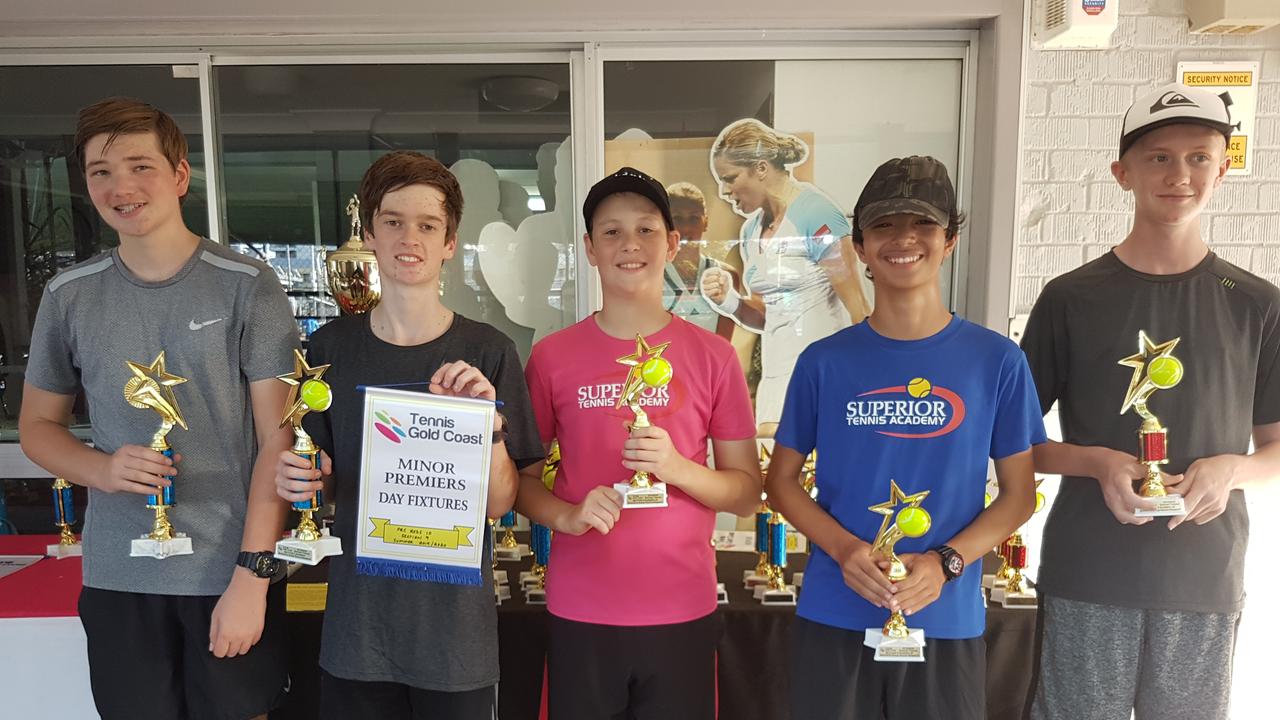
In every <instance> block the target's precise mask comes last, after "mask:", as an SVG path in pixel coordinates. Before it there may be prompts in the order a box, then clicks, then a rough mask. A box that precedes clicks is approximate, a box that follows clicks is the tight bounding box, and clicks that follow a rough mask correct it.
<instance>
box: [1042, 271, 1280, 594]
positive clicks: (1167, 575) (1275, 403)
mask: <svg viewBox="0 0 1280 720" xmlns="http://www.w3.org/2000/svg"><path fill="white" fill-rule="evenodd" d="M1139 330H1145V331H1146V332H1147V334H1148V336H1150V338H1151V339H1152V341H1154V342H1164V341H1166V340H1171V339H1173V338H1175V337H1180V338H1181V342H1179V343H1178V346H1177V348H1176V349H1175V350H1174V352H1173V354H1174V356H1175V357H1177V358H1178V359H1180V360H1181V361H1182V363H1183V366H1184V368H1185V373H1184V376H1183V379H1182V382H1181V383H1180V384H1179V385H1177V386H1175V387H1173V388H1171V389H1169V390H1162V391H1157V392H1156V393H1155V394H1154V395H1153V396H1152V398H1151V401H1150V405H1149V408H1150V410H1151V412H1153V413H1154V414H1155V415H1156V416H1157V417H1158V418H1159V419H1160V422H1161V423H1162V424H1163V425H1164V426H1165V427H1167V428H1168V429H1169V432H1168V446H1169V450H1168V454H1169V464H1168V465H1166V466H1164V470H1165V471H1166V472H1168V473H1171V474H1177V473H1181V472H1182V471H1183V470H1185V469H1186V468H1187V466H1188V465H1190V464H1191V463H1192V461H1194V460H1196V459H1199V458H1204V457H1210V456H1213V455H1221V454H1227V453H1231V454H1243V453H1247V452H1248V451H1249V440H1250V436H1251V434H1252V429H1253V426H1254V425H1266V424H1270V423H1274V422H1277V421H1280V290H1277V288H1276V287H1275V286H1274V285H1272V284H1270V283H1268V282H1267V281H1265V280H1262V279H1261V278H1258V277H1256V276H1254V275H1251V274H1249V273H1248V272H1245V271H1244V270H1241V269H1240V268H1237V267H1235V266H1234V265H1231V264H1230V263H1228V262H1226V261H1225V260H1222V259H1221V258H1219V257H1217V256H1215V255H1213V254H1212V253H1210V254H1209V255H1208V257H1206V258H1205V259H1204V261H1202V262H1201V263H1200V264H1198V265H1197V266H1196V267H1195V268H1193V269H1191V270H1189V271H1187V272H1185V273H1179V274H1177V275H1147V274H1145V273H1140V272H1138V271H1136V270H1133V269H1132V268H1129V267H1128V266H1126V265H1125V264H1124V263H1122V262H1120V259H1119V258H1117V257H1116V255H1115V253H1107V254H1106V255H1103V256H1102V257H1100V258H1098V259H1097V260H1094V261H1093V262H1090V263H1088V264H1086V265H1084V266H1083V267H1081V268H1079V269H1077V270H1075V271H1072V272H1069V273H1067V274H1065V275H1063V276H1061V277H1058V278H1056V279H1054V280H1053V281H1051V282H1050V283H1049V284H1048V285H1047V286H1046V287H1045V289H1044V292H1043V293H1042V294H1041V295H1040V298H1039V300H1037V301H1036V305H1035V308H1034V309H1032V311H1031V317H1030V319H1029V321H1028V323H1027V330H1026V335H1025V336H1024V338H1023V341H1022V347H1023V349H1024V350H1025V351H1026V353H1027V360H1028V361H1029V363H1030V365H1031V373H1032V375H1033V377H1034V378H1035V381H1036V386H1037V391H1038V392H1039V395H1040V406H1041V409H1042V410H1043V411H1044V412H1048V411H1049V408H1050V407H1051V406H1052V405H1053V403H1054V402H1055V401H1056V402H1057V403H1058V413H1059V417H1060V419H1061V422H1062V437H1063V440H1064V441H1065V442H1068V443H1072V444H1075V445H1101V446H1105V447H1109V448H1112V449H1115V450H1120V451H1123V452H1127V453H1129V454H1132V455H1136V454H1137V444H1138V435H1137V432H1138V428H1139V426H1140V425H1141V423H1142V419H1141V418H1140V417H1138V416H1137V415H1136V414H1135V413H1134V412H1133V411H1132V410H1130V411H1129V412H1128V413H1126V414H1124V415H1121V414H1120V407H1121V404H1122V403H1123V400H1124V397H1125V391H1126V389H1127V388H1128V386H1129V380H1130V378H1131V377H1132V374H1133V370H1132V368H1129V367H1125V366H1122V365H1120V364H1119V361H1120V360H1121V359H1122V358H1125V357H1127V356H1129V355H1132V354H1134V353H1135V352H1136V351H1137V349H1138V331H1139ZM1248 537H1249V517H1248V513H1247V511H1246V509H1245V503H1244V494H1243V493H1242V492H1240V491H1235V492H1232V493H1231V497H1230V500H1229V502H1228V505H1227V509H1226V511H1225V512H1224V513H1223V514H1222V515H1220V516H1219V517H1217V518H1215V519H1214V520H1212V521H1210V522H1208V523H1206V524H1204V525H1196V524H1194V523H1184V524H1183V525H1180V526H1178V528H1177V529H1176V530H1173V531H1172V532H1171V531H1170V530H1169V529H1168V523H1167V520H1162V519H1159V518H1157V519H1156V520H1153V521H1152V522H1149V523H1146V524H1145V525H1140V526H1135V525H1123V524H1121V523H1120V522H1119V521H1117V520H1116V519H1115V517H1114V516H1113V515H1112V514H1111V512H1110V511H1109V510H1108V509H1107V507H1106V505H1105V504H1104V503H1103V500H1102V491H1101V490H1100V488H1099V487H1098V482H1097V481H1096V480H1094V479H1092V478H1078V477H1064V478H1063V479H1062V488H1061V490H1060V491H1059V493H1058V497H1057V499H1056V500H1055V501H1054V503H1053V508H1052V509H1051V510H1050V512H1049V517H1048V520H1047V522H1046V524H1045V530H1044V546H1043V549H1042V551H1041V555H1040V563H1041V567H1040V574H1039V581H1040V585H1041V587H1042V588H1043V589H1044V591H1045V592H1046V593H1048V594H1051V595H1056V596H1060V597H1063V598H1066V599H1069V600H1079V601H1083V602H1092V603H1099V604H1106V605H1115V606H1123V607H1134V608H1145V609H1153V610H1172V611H1192V612H1220V613H1228V612H1235V611H1238V610H1239V609H1240V608H1241V606H1242V604H1243V602H1244V556H1245V546H1246V544H1247V542H1248Z"/></svg>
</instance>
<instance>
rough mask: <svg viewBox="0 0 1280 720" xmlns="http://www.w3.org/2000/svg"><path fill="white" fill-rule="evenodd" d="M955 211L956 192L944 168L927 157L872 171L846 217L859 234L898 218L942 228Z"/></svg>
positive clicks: (891, 163)
mask: <svg viewBox="0 0 1280 720" xmlns="http://www.w3.org/2000/svg"><path fill="white" fill-rule="evenodd" d="M955 209H956V190H955V187H953V186H952V185H951V178H950V177H949V176H948V175H947V167H946V166H945V165H943V164H942V163H941V162H938V161H937V160H935V159H934V158H931V157H929V156H927V155H912V156H911V157H905V158H894V159H892V160H890V161H888V162H886V163H884V164H883V165H881V166H880V167H878V168H876V171H875V172H874V173H872V174H871V179H870V180H868V181H867V185H866V187H864V188H862V194H861V195H859V196H858V203H857V204H856V205H854V206H853V215H851V216H850V217H851V218H853V221H854V223H856V224H857V226H858V229H859V230H866V229H867V228H868V227H871V224H872V223H874V222H876V221H877V220H879V219H880V218H883V217H887V216H889V215H899V214H908V215H921V216H923V217H927V218H929V219H931V220H933V221H934V222H936V223H938V224H939V225H941V226H943V227H946V226H947V225H948V224H949V223H950V220H951V215H952V213H953V212H954V211H955Z"/></svg>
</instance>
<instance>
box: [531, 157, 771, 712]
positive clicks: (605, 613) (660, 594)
mask: <svg viewBox="0 0 1280 720" xmlns="http://www.w3.org/2000/svg"><path fill="white" fill-rule="evenodd" d="M583 215H584V217H585V219H586V223H587V235H586V237H585V238H584V242H585V244H586V253H587V259H588V260H589V261H590V262H591V264H592V265H593V266H595V267H596V269H597V270H598V271H599V273H600V285H601V289H602V291H603V296H604V302H603V307H602V309H601V310H600V311H599V312H597V313H595V314H594V315H593V316H591V317H589V318H587V319H585V320H583V321H581V322H579V323H577V324H575V325H573V326H571V327H568V328H565V329H564V330H561V331H560V332H558V333H555V334H554V335H551V336H549V337H547V338H545V339H543V340H542V341H541V342H539V343H538V344H537V345H536V346H534V348H533V353H532V355H531V356H530V358H529V363H528V366H527V367H526V369H525V376H526V379H527V380H528V383H529V391H530V395H531V398H532V401H533V409H534V413H535V415H536V416H537V420H538V429H539V432H540V433H541V435H542V441H543V442H544V443H545V444H547V445H548V446H550V443H551V441H552V440H558V441H559V443H560V456H561V464H560V470H559V473H558V475H557V476H556V483H555V487H554V488H553V489H552V490H551V491H548V490H547V489H546V488H545V487H544V486H543V485H542V479H541V477H542V472H541V469H542V468H541V464H538V465H533V466H530V467H527V468H524V469H523V470H522V471H521V487H520V494H519V496H518V498H517V508H518V509H519V510H520V512H522V513H524V514H525V515H528V516H529V517H531V518H533V519H534V520H535V521H537V522H540V523H542V524H544V525H547V526H548V527H550V528H551V529H552V530H553V531H555V532H556V539H555V542H554V544H553V555H552V558H551V562H550V564H549V569H548V575H547V607H548V610H549V611H550V613H551V625H550V644H549V651H548V675H549V700H550V714H551V718H552V720H577V719H579V718H581V719H582V720H599V719H600V718H608V717H623V716H625V717H630V718H636V719H637V720H644V719H646V718H663V719H664V720H671V719H679V718H691V719H692V718H698V719H703V718H706V719H710V718H712V717H713V716H714V713H715V708H714V698H715V641H716V624H715V615H714V613H715V609H716V597H715V583H716V579H715V557H714V552H713V550H712V548H711V545H710V542H709V540H710V538H711V534H712V530H713V528H714V524H715V513H716V512H717V511H725V512H732V513H736V514H738V515H748V514H750V513H751V512H752V511H753V510H754V508H755V505H756V503H757V502H758V498H759V496H760V489H761V482H760V471H759V466H758V464H757V461H756V448H755V420H754V418H753V416H752V413H751V401H750V398H749V397H748V395H747V388H746V382H745V380H744V378H743V376H742V371H741V369H740V368H739V365H738V361H737V356H736V355H735V353H734V350H733V348H732V347H731V346H730V345H729V343H727V342H725V341H724V340H723V339H722V338H720V337H717V336H716V335H714V334H712V333H709V332H707V331H705V330H703V329H701V328H699V327H696V326H694V325H692V324H690V323H688V322H686V321H684V320H681V319H680V318H678V317H675V316H673V315H671V314H670V313H669V312H667V311H666V310H665V309H664V307H663V303H662V288H663V272H664V268H665V266H666V263H668V262H670V261H671V259H672V258H673V257H674V256H675V253H676V249H677V243H678V241H679V238H680V234H679V233H678V232H676V231H674V230H673V227H674V223H673V222H672V220H671V209H670V205H669V201H668V199H667V193H666V190H664V189H663V187H662V185H661V184H660V183H658V182H657V181H656V180H654V179H653V178H651V177H649V176H648V175H645V174H644V173H642V172H640V171H638V170H634V169H632V168H623V169H622V170H619V171H618V172H616V173H614V174H613V175H611V176H609V177H607V178H605V179H604V180H601V181H600V182H599V183H597V184H596V185H595V186H594V187H593V188H592V189H591V192H590V193H589V194H588V195H587V200H586V202H585V203H584V204H583ZM637 335H640V336H643V338H644V341H645V342H646V343H647V344H648V345H649V346H651V347H654V346H659V345H661V344H662V343H670V345H669V346H667V348H666V349H665V351H664V352H663V355H662V357H663V358H665V359H666V360H668V361H669V362H670V363H671V367H672V368H673V370H674V374H673V377H672V379H671V381H670V382H669V383H668V384H667V385H666V386H664V387H661V388H653V389H649V390H647V391H645V392H644V394H643V396H642V399H641V401H640V405H641V407H643V408H644V410H645V412H646V413H647V414H648V416H649V421H650V422H651V423H652V426H651V427H647V428H636V429H635V430H634V431H632V432H631V433H630V436H628V432H627V426H628V424H629V423H630V422H632V421H633V420H634V418H635V415H634V413H632V411H631V410H630V409H628V408H627V407H625V406H624V407H622V408H618V407H617V405H618V397H619V394H620V393H621V390H622V384H623V381H624V379H625V378H626V377H627V373H628V370H629V369H630V368H629V367H627V366H626V365H623V364H620V363H619V362H618V359H619V358H622V357H625V356H628V355H632V354H633V353H635V352H636V351H637V340H636V337H637ZM708 440H710V441H711V446H712V448H713V450H714V452H715V460H716V469H711V468H708V467H707V465H706V458H707V441H708ZM637 470H640V471H645V472H649V473H651V474H652V475H653V476H654V477H655V479H656V480H659V481H662V482H665V483H666V484H667V489H668V503H669V504H668V506H667V507H650V508H633V509H627V510H625V511H624V510H623V509H622V504H623V503H622V497H621V495H620V494H619V493H618V492H617V491H615V490H614V488H613V485H614V484H615V483H624V482H627V481H628V480H629V479H630V477H631V475H632V473H633V472H635V471H637Z"/></svg>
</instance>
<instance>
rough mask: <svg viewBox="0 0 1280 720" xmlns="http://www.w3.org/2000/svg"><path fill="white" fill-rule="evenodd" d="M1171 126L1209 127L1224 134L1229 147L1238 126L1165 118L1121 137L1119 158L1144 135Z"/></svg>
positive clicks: (1185, 118)
mask: <svg viewBox="0 0 1280 720" xmlns="http://www.w3.org/2000/svg"><path fill="white" fill-rule="evenodd" d="M1170 125H1200V126H1202V127H1207V128H1210V129H1212V130H1217V131H1218V132H1220V133H1222V135H1223V137H1225V138H1226V139H1227V144H1228V145H1230V144H1231V133H1233V132H1235V129H1236V126H1235V125H1232V124H1230V123H1223V122H1218V121H1216V120H1210V119H1208V118H1195V117H1170V118H1164V119H1163V120H1157V121H1155V122H1153V123H1151V124H1149V125H1143V126H1142V127H1140V128H1137V129H1135V130H1130V131H1129V133H1128V134H1126V135H1123V136H1121V138H1120V154H1119V155H1118V157H1124V154H1125V153H1126V152H1128V151H1129V148H1131V147H1133V144H1134V143H1136V142H1138V140H1139V139H1140V138H1141V137H1142V136H1143V135H1146V134H1147V133H1149V132H1151V131H1153V130H1159V129H1160V128H1162V127H1168V126H1170Z"/></svg>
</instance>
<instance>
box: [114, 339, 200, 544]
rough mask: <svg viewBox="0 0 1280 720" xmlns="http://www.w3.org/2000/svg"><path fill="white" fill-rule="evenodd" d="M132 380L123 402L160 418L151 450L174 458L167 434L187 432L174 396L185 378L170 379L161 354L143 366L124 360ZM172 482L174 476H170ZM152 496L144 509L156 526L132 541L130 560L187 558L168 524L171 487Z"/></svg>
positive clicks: (182, 541) (181, 539) (186, 541)
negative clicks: (175, 430) (175, 429)
mask: <svg viewBox="0 0 1280 720" xmlns="http://www.w3.org/2000/svg"><path fill="white" fill-rule="evenodd" d="M125 365H126V366H128V368H129V372H130V373H131V374H132V377H130V378H129V380H128V382H126V383H125V384H124V399H125V400H126V401H127V402H128V403H129V404H130V405H132V406H134V407H136V408H138V409H139V410H152V411H154V412H155V413H156V414H157V415H159V416H160V427H159V428H157V429H156V431H155V434H153V435H152V436H151V445H150V447H151V449H152V450H155V451H156V452H158V453H160V454H162V455H164V456H165V457H167V458H172V457H173V448H172V447H170V445H169V440H168V435H169V431H170V430H172V429H173V426H174V425H177V426H178V427H180V428H182V429H183V430H186V429H187V421H186V420H184V419H182V411H181V410H179V409H178V399H177V398H176V397H174V395H173V386H174V385H181V384H182V383H184V382H186V381H187V379H186V378H184V377H178V376H177V375H171V374H169V373H168V372H166V371H165V369H164V351H163V350H161V351H160V354H159V355H157V356H156V359H155V360H152V361H151V364H150V365H143V364H142V363H136V362H133V361H132V360H126V361H125ZM169 479H170V480H172V479H173V476H172V475H170V476H169ZM156 491H157V492H156V494H155V495H148V496H147V507H148V508H150V509H152V510H154V511H155V514H156V515H155V522H153V523H152V525H151V532H150V533H148V534H146V535H143V536H142V537H140V538H138V539H137V540H134V541H133V543H132V544H131V545H130V549H129V555H130V556H131V557H153V558H155V559H157V560H163V559H165V558H167V557H169V556H171V555H190V554H191V552H192V550H191V538H189V537H187V536H186V535H184V534H183V533H180V532H176V531H174V529H173V525H172V524H170V522H169V508H171V507H173V506H174V505H175V504H176V503H175V502H174V498H175V496H174V491H173V485H172V483H171V484H170V485H169V486H168V487H157V488H156Z"/></svg>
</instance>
